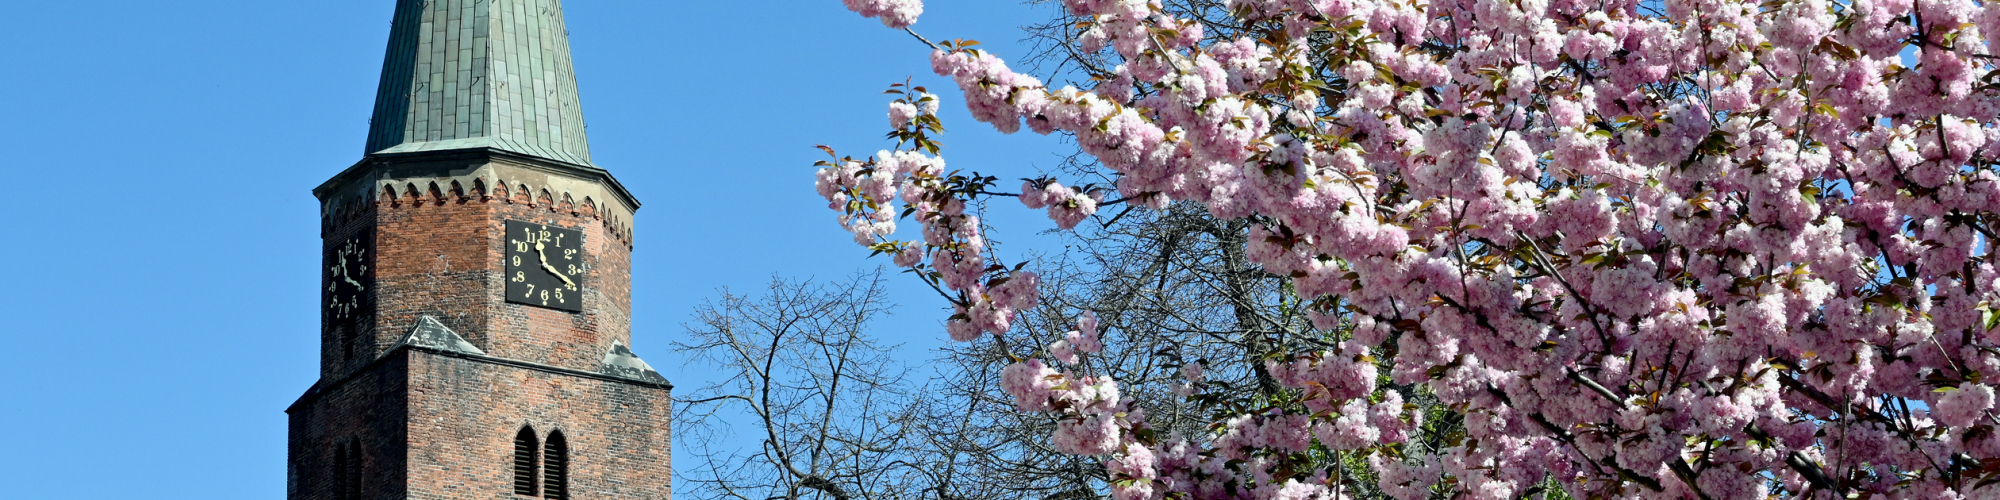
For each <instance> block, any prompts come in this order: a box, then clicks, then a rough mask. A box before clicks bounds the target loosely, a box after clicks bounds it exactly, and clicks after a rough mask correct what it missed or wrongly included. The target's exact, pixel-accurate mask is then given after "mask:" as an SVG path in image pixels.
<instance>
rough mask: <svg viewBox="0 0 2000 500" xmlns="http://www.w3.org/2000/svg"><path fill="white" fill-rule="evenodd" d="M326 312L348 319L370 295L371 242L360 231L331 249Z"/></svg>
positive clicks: (359, 309) (327, 274) (342, 319)
mask: <svg viewBox="0 0 2000 500" xmlns="http://www.w3.org/2000/svg"><path fill="white" fill-rule="evenodd" d="M327 260H328V262H329V264H328V265H327V268H326V296H327V302H326V316H327V318H330V319H333V320H336V321H345V320H347V319H348V318H352V317H354V315H355V314H357V313H359V312H360V311H361V303H362V300H363V299H364V298H366V297H367V296H368V285H369V281H370V280H369V276H370V274H369V273H368V263H369V262H370V261H369V260H368V244H367V242H365V241H362V237H361V236H359V235H357V236H354V237H352V238H348V239H347V241H345V242H342V243H340V244H339V245H336V246H334V247H333V249H331V250H329V251H328V252H327Z"/></svg>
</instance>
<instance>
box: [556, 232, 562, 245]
mask: <svg viewBox="0 0 2000 500" xmlns="http://www.w3.org/2000/svg"><path fill="white" fill-rule="evenodd" d="M562 238H563V235H562V234H557V235H556V248H562Z"/></svg>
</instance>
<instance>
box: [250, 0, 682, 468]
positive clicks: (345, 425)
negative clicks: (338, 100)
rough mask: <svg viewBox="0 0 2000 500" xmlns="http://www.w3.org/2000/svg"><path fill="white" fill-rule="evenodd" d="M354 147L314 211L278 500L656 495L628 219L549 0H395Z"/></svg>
mask: <svg viewBox="0 0 2000 500" xmlns="http://www.w3.org/2000/svg"><path fill="white" fill-rule="evenodd" d="M365 153H366V155H365V157H363V158H362V160H361V161H360V162H359V163H356V164H355V165H354V166H353V167H349V168H348V169H347V170H345V171H342V172H341V173H339V174H338V175H335V176H333V178H332V179H329V180H327V181H326V183H324V184H321V185H320V186H319V187H318V188H316V189H314V190H313V194H314V196H316V197H318V198H319V202H320V217H321V220H320V223H321V226H320V231H321V237H322V238H323V240H324V242H325V245H324V250H325V256H324V259H323V261H322V262H321V269H322V270H323V281H322V283H321V287H320V291H321V300H320V315H321V321H320V345H321V349H320V363H319V365H320V378H319V381H318V382H316V383H314V384H313V386H312V388H311V389H308V390H307V391H306V393H305V395H303V396H300V397H299V399H298V401H297V402H296V403H293V404H292V406H291V407H290V408H289V409H287V410H285V412H286V413H287V414H289V415H290V421H291V430H290V446H289V450H288V460H287V464H286V471H287V475H288V477H287V481H286V484H287V487H286V490H287V492H286V495H287V497H288V498H289V499H290V500H391V499H395V500H402V499H426V500H427V499H496V500H499V499H505V500H526V499H528V498H543V499H569V498H575V499H579V500H583V499H590V500H596V499H606V500H611V499H618V500H625V499H630V500H638V499H648V500H666V499H668V498H669V490H668V488H669V483H670V478H671V470H670V467H669V465H670V461H669V460H670V458H669V457H670V451H671V450H670V447H669V437H670V427H669V418H670V411H671V408H672V405H671V404H670V402H669V392H670V391H671V390H672V385H670V384H668V383H667V380H666V379H665V378H662V377H661V376H660V374H659V373H658V372H656V371H654V370H653V369H652V368H651V367H649V366H647V365H646V363H645V362H644V361H640V360H639V358H638V357H637V356H635V355H634V354H632V351H631V350H630V349H629V348H627V347H626V346H628V345H630V344H631V325H632V322H631V312H632V295H631V292H632V287H631V265H632V215H633V213H634V211H636V210H638V208H639V203H638V202H637V201H636V200H634V199H633V198H632V195H631V194H630V193H628V192H626V191H625V188H624V186H622V185H620V184H619V183H618V180H617V179H614V178H612V176H611V174H610V173H609V172H607V171H605V170H604V169H601V168H598V167H597V166H596V165H594V164H592V163H591V160H590V149H589V145H588V143H587V142H586V141H585V139H584V123H583V113H582V107H581V105H580V104H579V100H578V98H577V90H576V78H575V75H574V74H573V72H572V69H571V64H570V56H569V42H568V33H567V31H566V30H564V28H563V18H562V5H561V2H560V0H399V1H398V2H397V4H396V13H395V22H394V24H393V26H392V28H391V29H390V35H389V50H388V55H387V60H386V62H385V63H384V64H383V68H382V83H381V87H380V88H379V90H378V91H377V95H376V101H375V117H374V120H372V121H371V122H370V129H369V133H368V146H367V150H366V151H365Z"/></svg>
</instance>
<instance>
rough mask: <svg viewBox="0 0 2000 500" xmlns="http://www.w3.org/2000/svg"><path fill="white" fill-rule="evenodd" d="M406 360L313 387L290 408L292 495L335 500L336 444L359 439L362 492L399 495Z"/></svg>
mask: <svg viewBox="0 0 2000 500" xmlns="http://www.w3.org/2000/svg"><path fill="white" fill-rule="evenodd" d="M407 364H408V363H407V361H406V360H405V359H404V358H402V357H400V356H396V357H391V358H388V359H384V360H382V363H379V364H377V365H376V367H375V368H374V369H370V370H365V371H363V372H361V373H357V374H356V375H355V376H354V377H353V378H350V379H347V380H346V381H345V382H344V383H340V384H338V385H332V386H328V387H315V389H316V390H315V391H314V392H309V393H307V394H306V396H305V397H304V398H301V399H300V401H299V402H298V404H296V405H294V406H293V407H292V408H291V409H288V410H286V413H289V414H290V418H291V427H290V430H289V432H288V433H289V438H290V443H289V445H288V446H287V450H286V455H287V460H286V467H285V469H286V470H285V474H286V476H287V477H286V481H285V483H286V490H287V491H286V494H285V498H288V499H290V500H335V499H336V494H335V491H334V473H333V471H334V449H335V446H337V445H339V444H340V443H348V442H351V441H358V442H360V443H361V446H360V449H361V456H362V460H361V463H362V470H363V481H362V482H361V485H362V495H363V496H362V498H367V499H376V498H380V499H391V498H403V493H404V490H403V486H404V485H405V484H408V481H406V480H405V475H404V471H405V470H407V464H406V462H405V457H407V456H408V454H407V453H406V451H407V450H408V446H407V445H408V443H409V439H408V435H409V433H408V432H407V430H406V426H404V425H403V422H404V420H405V418H406V416H407V415H409V411H408V410H409V399H408V397H407V396H408V395H409V391H407V390H406V388H407V387H408V384H409V378H408V373H409V369H408V367H407Z"/></svg>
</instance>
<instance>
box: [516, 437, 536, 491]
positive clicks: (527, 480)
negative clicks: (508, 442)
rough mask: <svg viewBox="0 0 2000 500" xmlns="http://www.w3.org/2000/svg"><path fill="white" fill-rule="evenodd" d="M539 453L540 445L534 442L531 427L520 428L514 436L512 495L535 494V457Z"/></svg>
mask: <svg viewBox="0 0 2000 500" xmlns="http://www.w3.org/2000/svg"><path fill="white" fill-rule="evenodd" d="M541 451H542V450H541V443H538V442H536V440H535V429H534V428H533V427H522V428H521V432H520V433H519V434H515V435H514V494H516V495H530V496H532V495H534V494H535V487H536V486H537V485H536V484H535V483H536V481H535V465H537V464H536V463H535V462H536V460H535V458H536V457H535V455H536V454H538V453H540V452H541Z"/></svg>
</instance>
